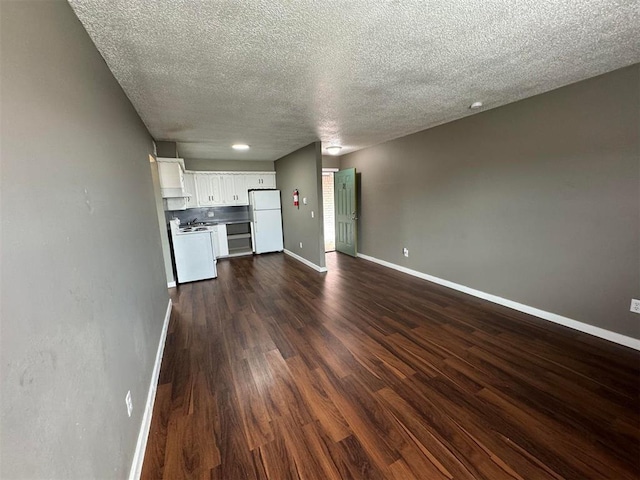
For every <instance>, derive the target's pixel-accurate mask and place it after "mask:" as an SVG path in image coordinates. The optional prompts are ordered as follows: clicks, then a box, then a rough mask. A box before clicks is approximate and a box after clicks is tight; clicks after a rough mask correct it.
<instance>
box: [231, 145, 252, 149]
mask: <svg viewBox="0 0 640 480" xmlns="http://www.w3.org/2000/svg"><path fill="white" fill-rule="evenodd" d="M231 148H233V149H234V150H249V148H250V147H249V145H247V144H246V143H234V144H233V145H231Z"/></svg>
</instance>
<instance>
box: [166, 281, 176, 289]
mask: <svg viewBox="0 0 640 480" xmlns="http://www.w3.org/2000/svg"><path fill="white" fill-rule="evenodd" d="M175 286H176V282H175V281H174V282H169V283H167V288H174V287H175Z"/></svg>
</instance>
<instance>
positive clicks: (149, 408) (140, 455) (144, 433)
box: [129, 284, 175, 480]
mask: <svg viewBox="0 0 640 480" xmlns="http://www.w3.org/2000/svg"><path fill="white" fill-rule="evenodd" d="M174 286H175V284H174ZM171 305H172V303H171V299H169V305H167V313H166V314H165V316H164V323H163V324H162V332H161V333H160V343H159V344H158V350H157V352H156V363H155V364H154V365H153V372H152V373H151V384H150V385H149V393H148V395H147V403H146V405H145V407H144V414H143V415H142V424H141V425H140V432H139V433H138V442H137V444H136V451H135V453H134V455H133V462H131V470H130V471H129V480H138V479H139V478H140V475H141V474H142V463H143V462H144V452H145V450H146V449H147V439H148V438H149V429H150V428H151V415H152V414H153V404H154V402H155V401H156V390H157V389H158V379H159V378H160V365H161V364H162V354H163V353H164V344H165V342H166V340H167V330H168V328H169V319H170V318H171Z"/></svg>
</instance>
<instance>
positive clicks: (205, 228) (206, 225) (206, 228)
mask: <svg viewBox="0 0 640 480" xmlns="http://www.w3.org/2000/svg"><path fill="white" fill-rule="evenodd" d="M239 223H250V221H249V220H228V221H225V220H222V221H219V222H202V223H196V224H193V225H189V224H184V225H180V227H179V228H178V229H177V230H176V232H175V233H176V234H177V235H192V234H197V233H209V232H211V230H212V227H215V226H218V225H233V224H239ZM185 228H191V229H192V230H189V231H186V232H185V231H184V229H185Z"/></svg>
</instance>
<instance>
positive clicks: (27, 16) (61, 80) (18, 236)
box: [0, 1, 168, 479]
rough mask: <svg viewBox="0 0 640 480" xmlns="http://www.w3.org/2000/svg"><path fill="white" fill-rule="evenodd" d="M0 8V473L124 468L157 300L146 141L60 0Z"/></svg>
mask: <svg viewBox="0 0 640 480" xmlns="http://www.w3.org/2000/svg"><path fill="white" fill-rule="evenodd" d="M0 5H1V7H0V8H1V11H0V17H1V24H0V30H1V37H0V38H1V41H0V44H1V55H0V57H1V63H0V65H1V70H2V85H1V90H0V92H1V95H2V109H1V112H0V121H1V135H2V138H1V148H0V152H1V158H2V179H1V183H0V185H1V205H2V216H1V218H2V232H1V238H2V242H1V261H2V269H1V275H2V282H1V287H0V292H1V317H2V337H1V340H0V352H1V353H0V359H1V362H2V386H1V387H0V388H1V391H2V404H1V425H2V426H1V428H0V455H1V464H0V468H1V471H0V477H2V478H29V479H35V478H58V479H62V478H64V479H90V478H125V477H126V476H127V473H128V471H129V468H130V465H131V461H132V456H133V453H134V450H135V445H136V440H137V435H138V432H139V430H140V424H141V420H142V413H143V410H144V403H145V400H146V395H147V392H148V388H149V382H150V380H151V372H152V368H153V363H154V360H155V355H156V351H157V348H158V341H159V339H160V333H161V328H162V321H163V318H164V315H165V311H166V307H167V302H168V295H167V288H166V279H165V272H164V268H163V263H162V250H161V247H160V237H159V235H158V216H157V212H156V208H155V203H154V196H153V187H152V183H151V173H150V170H149V154H150V153H151V152H152V149H153V147H152V139H151V137H150V136H149V134H148V132H147V130H146V128H145V126H144V125H143V123H142V121H141V120H140V119H139V117H138V115H137V114H136V112H135V110H134V109H133V107H132V106H131V104H130V103H129V101H128V100H127V98H126V96H125V95H124V93H123V92H122V90H121V89H120V87H119V85H118V84H117V82H116V81H115V79H114V78H113V76H112V75H111V73H110V72H109V70H108V69H107V67H106V65H105V63H104V61H103V59H102V57H101V56H100V54H99V53H98V52H97V50H96V49H95V47H94V45H93V43H92V42H91V40H90V39H89V37H88V35H87V34H86V32H85V31H84V29H83V28H82V26H81V24H80V22H79V21H78V20H77V18H76V17H75V15H74V14H73V12H72V10H71V8H70V7H69V5H68V4H67V3H66V2H64V1H47V2H40V1H31V2H26V1H23V2H4V1H3V2H1V4H0ZM129 389H130V390H131V392H132V394H133V403H134V410H133V416H132V417H131V418H129V417H128V416H127V413H126V408H125V401H124V399H125V395H126V393H127V390H129Z"/></svg>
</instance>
